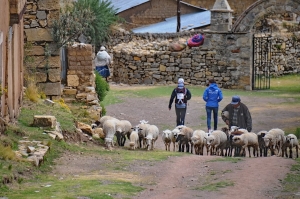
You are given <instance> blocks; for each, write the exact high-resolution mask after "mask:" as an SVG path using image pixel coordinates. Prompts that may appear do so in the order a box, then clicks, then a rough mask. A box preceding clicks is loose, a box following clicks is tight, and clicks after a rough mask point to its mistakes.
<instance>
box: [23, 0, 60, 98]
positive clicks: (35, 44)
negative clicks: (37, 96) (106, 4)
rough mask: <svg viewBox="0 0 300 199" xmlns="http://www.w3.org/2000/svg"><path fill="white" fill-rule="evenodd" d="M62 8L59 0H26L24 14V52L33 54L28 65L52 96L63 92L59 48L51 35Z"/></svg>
mask: <svg viewBox="0 0 300 199" xmlns="http://www.w3.org/2000/svg"><path fill="white" fill-rule="evenodd" d="M59 9H60V0H37V1H35V0H27V2H26V10H25V14H24V32H25V38H24V39H25V43H26V48H25V55H26V56H28V57H31V58H32V59H30V60H31V61H30V62H27V63H26V65H25V69H26V71H27V74H28V76H30V79H34V81H35V82H36V84H37V85H38V87H39V88H40V89H41V90H42V91H43V92H44V93H45V94H46V95H47V96H48V97H49V98H50V99H58V98H60V96H61V71H62V69H61V58H60V49H59V48H58V47H57V46H56V44H55V43H54V42H53V38H52V35H51V27H52V24H53V22H54V21H55V20H56V19H58V18H59ZM25 80H26V79H25Z"/></svg>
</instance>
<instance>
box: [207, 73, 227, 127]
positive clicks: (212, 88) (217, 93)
mask: <svg viewBox="0 0 300 199" xmlns="http://www.w3.org/2000/svg"><path fill="white" fill-rule="evenodd" d="M208 83H209V85H208V87H207V88H206V89H205V91H204V93H203V100H204V101H205V102H206V106H205V109H206V115H207V120H206V122H207V129H208V132H209V133H210V132H211V131H212V130H211V113H212V112H213V116H214V130H217V128H218V110H219V102H220V101H222V99H223V94H222V91H221V89H220V88H219V87H218V85H217V84H216V82H215V80H214V79H209V81H208Z"/></svg>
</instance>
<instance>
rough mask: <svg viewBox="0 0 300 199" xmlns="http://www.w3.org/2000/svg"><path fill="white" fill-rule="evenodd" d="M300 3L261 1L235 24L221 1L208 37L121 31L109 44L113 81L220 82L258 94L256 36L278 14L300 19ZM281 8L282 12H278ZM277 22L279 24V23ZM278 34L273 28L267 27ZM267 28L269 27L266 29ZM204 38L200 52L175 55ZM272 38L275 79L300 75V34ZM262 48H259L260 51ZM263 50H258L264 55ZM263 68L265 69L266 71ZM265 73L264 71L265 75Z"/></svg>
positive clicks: (135, 82) (205, 35) (195, 48)
mask: <svg viewBox="0 0 300 199" xmlns="http://www.w3.org/2000/svg"><path fill="white" fill-rule="evenodd" d="M299 3H300V2H298V1H287V2H282V1H277V0H264V1H263V0H261V1H257V2H256V3H254V4H253V5H252V6H250V7H249V8H248V10H246V11H245V12H244V13H243V14H242V15H241V16H240V18H238V19H237V20H236V23H235V24H232V20H231V19H232V12H233V11H232V10H231V8H230V6H229V4H228V3H227V1H223V0H217V1H216V2H215V4H214V7H213V9H211V16H212V19H211V25H210V27H209V29H207V30H202V31H190V32H179V33H166V34H150V33H145V34H133V33H130V32H128V31H125V30H118V31H115V33H114V35H113V36H112V38H111V40H110V41H109V42H108V45H109V48H110V53H111V54H113V57H114V64H113V66H112V71H113V77H112V79H113V80H114V81H116V82H122V83H129V84H169V83H176V82H177V79H178V78H179V77H183V78H184V79H186V82H188V83H191V84H195V85H205V84H206V81H207V79H209V78H211V77H214V78H215V79H216V81H217V83H218V84H219V86H220V87H224V88H232V89H235V88H240V89H246V90H251V89H252V81H253V80H252V73H253V69H254V67H253V63H254V62H255V61H256V60H254V58H253V48H254V46H253V43H252V42H253V35H254V34H256V31H257V30H256V26H258V25H260V24H258V23H257V22H258V21H264V20H266V16H267V15H268V14H270V13H271V14H274V13H277V14H274V15H276V16H277V17H278V18H279V19H282V20H283V21H284V20H285V19H287V18H290V17H289V16H294V15H296V17H295V18H297V15H299V14H300V9H299V7H300V6H299ZM274 5H276V6H274ZM274 21H275V20H274ZM266 25H267V26H268V27H270V28H272V26H273V24H271V23H269V24H268V23H267V24H266ZM262 28H264V27H262ZM198 33H202V34H204V37H205V41H204V44H203V45H202V46H200V47H192V48H189V47H187V48H185V49H184V50H182V51H180V52H173V51H171V50H170V49H169V47H168V46H169V44H170V43H174V42H178V41H187V39H188V38H190V37H191V36H193V35H194V34H198ZM280 33H282V32H279V34H275V33H273V34H272V35H271V38H270V39H272V43H271V49H272V51H270V52H266V53H272V54H271V55H268V56H266V57H271V58H270V59H271V60H268V61H269V62H270V64H271V67H270V71H269V73H270V75H281V74H288V73H299V71H300V67H299V64H300V60H299V57H300V56H299V55H300V54H299V52H300V49H298V47H297V46H298V40H299V39H298V36H297V35H299V33H298V32H295V33H294V34H290V35H288V34H280ZM256 47H257V46H256ZM262 50H263V49H258V50H257V51H258V52H261V51H262ZM262 68H263V67H262ZM262 70H263V69H262Z"/></svg>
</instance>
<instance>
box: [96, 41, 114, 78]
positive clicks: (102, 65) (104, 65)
mask: <svg viewBox="0 0 300 199" xmlns="http://www.w3.org/2000/svg"><path fill="white" fill-rule="evenodd" d="M111 63H112V60H111V57H110V55H109V54H108V53H107V52H106V49H105V47H104V46H101V48H100V50H99V52H98V53H97V56H96V59H95V65H96V71H97V72H98V73H99V75H101V76H102V77H103V78H105V80H106V81H108V80H107V78H108V77H109V76H110V71H109V68H108V66H109V65H110V64H111Z"/></svg>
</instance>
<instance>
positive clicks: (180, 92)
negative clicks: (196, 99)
mask: <svg viewBox="0 0 300 199" xmlns="http://www.w3.org/2000/svg"><path fill="white" fill-rule="evenodd" d="M175 92H176V103H177V104H184V103H187V96H186V88H184V87H183V88H181V89H180V88H178V87H177V88H176V89H175Z"/></svg>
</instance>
